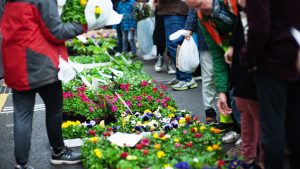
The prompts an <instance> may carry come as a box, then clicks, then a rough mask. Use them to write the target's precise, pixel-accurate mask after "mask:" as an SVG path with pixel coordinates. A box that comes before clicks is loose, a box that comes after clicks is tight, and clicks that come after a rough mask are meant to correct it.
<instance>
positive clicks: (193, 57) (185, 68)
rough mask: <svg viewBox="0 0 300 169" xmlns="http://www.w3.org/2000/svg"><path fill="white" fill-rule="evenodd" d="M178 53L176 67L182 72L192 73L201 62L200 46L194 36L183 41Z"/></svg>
mask: <svg viewBox="0 0 300 169" xmlns="http://www.w3.org/2000/svg"><path fill="white" fill-rule="evenodd" d="M177 55H178V56H177V57H176V67H177V68H178V69H179V70H180V71H182V72H188V73H192V72H194V71H195V70H196V69H197V67H198V65H199V64H200V58H199V52H198V48H197V45H196V43H195V41H194V39H193V38H190V39H189V40H187V39H185V40H184V41H183V43H182V45H181V47H180V49H179V52H178V53H177Z"/></svg>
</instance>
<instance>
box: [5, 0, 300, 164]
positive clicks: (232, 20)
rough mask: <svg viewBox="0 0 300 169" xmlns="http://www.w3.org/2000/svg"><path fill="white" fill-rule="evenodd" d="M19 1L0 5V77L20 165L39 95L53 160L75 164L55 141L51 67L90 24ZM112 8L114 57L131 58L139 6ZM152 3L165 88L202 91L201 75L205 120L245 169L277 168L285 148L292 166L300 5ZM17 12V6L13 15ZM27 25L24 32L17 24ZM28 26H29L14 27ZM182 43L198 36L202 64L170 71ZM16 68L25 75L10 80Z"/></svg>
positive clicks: (126, 3) (123, 0) (128, 2)
mask: <svg viewBox="0 0 300 169" xmlns="http://www.w3.org/2000/svg"><path fill="white" fill-rule="evenodd" d="M20 1H21V0H20ZM20 1H14V0H8V2H9V4H8V5H7V6H6V8H5V14H4V15H3V17H2V14H3V9H4V8H3V7H4V2H5V1H1V4H0V19H1V18H2V20H1V32H2V34H3V37H4V39H5V41H4V44H3V45H2V48H1V49H2V52H3V58H4V70H5V72H6V75H5V81H6V83H7V84H8V85H9V86H10V87H12V88H13V101H14V107H15V113H14V124H15V126H14V127H15V132H14V137H15V138H14V139H15V157H16V163H17V165H16V168H30V167H29V166H27V162H28V154H29V149H30V137H31V128H32V126H31V125H32V122H30V121H32V109H33V105H34V98H35V95H36V93H39V94H40V95H41V96H42V98H43V100H44V102H45V104H46V116H47V120H46V124H47V132H48V136H49V141H50V144H51V146H52V148H53V153H52V159H51V160H52V163H57V164H59V163H68V164H72V163H77V162H79V161H80V154H77V153H74V152H72V151H71V150H69V149H68V148H66V147H65V146H64V143H63V141H62V137H61V128H60V126H61V114H59V112H60V110H61V109H62V95H61V94H62V92H61V82H59V81H58V79H57V71H56V70H55V68H54V67H55V66H56V67H57V63H58V58H57V57H56V54H57V51H60V55H61V56H62V57H67V53H66V49H65V47H64V45H62V43H61V42H64V41H65V40H66V39H70V38H73V37H75V36H77V35H80V34H82V33H84V32H86V26H85V25H80V24H75V23H68V24H65V23H62V22H61V20H60V19H59V15H58V12H57V4H56V3H55V1H54V0H53V1H45V2H42V1H36V2H33V1H30V0H23V1H22V2H25V3H22V2H21V3H20ZM16 2H18V3H16ZM113 3H114V6H115V10H116V11H117V12H118V13H120V14H123V19H122V21H121V23H120V24H119V25H115V26H114V28H115V29H116V32H117V38H118V46H117V52H120V53H121V52H124V53H127V52H131V53H132V55H133V56H137V55H139V54H138V50H137V49H138V48H137V46H136V36H140V35H139V34H138V35H136V29H137V21H136V20H135V14H134V13H135V10H134V5H135V3H137V2H136V1H135V0H119V1H118V0H115V1H113ZM138 3H149V2H145V1H138ZM150 3H151V4H152V5H153V13H154V18H155V23H153V27H154V31H153V33H152V34H151V37H150V38H153V45H155V46H156V51H157V54H156V56H153V57H152V58H151V59H157V61H156V63H155V65H153V66H154V69H155V70H156V71H157V72H161V71H162V70H163V66H164V65H166V67H167V71H168V73H169V74H175V78H174V79H172V80H171V81H169V82H167V83H166V84H168V85H170V86H171V87H172V89H173V90H176V91H183V90H189V89H193V88H196V87H197V86H198V84H197V83H196V81H195V79H199V76H200V74H201V76H202V95H203V103H204V107H205V116H206V123H207V124H210V125H216V126H217V127H218V128H220V129H222V130H224V131H227V133H226V134H225V135H224V136H223V138H222V141H223V142H224V143H236V145H237V146H238V147H239V146H240V153H241V155H242V156H243V158H244V161H245V163H244V164H243V165H244V168H245V169H246V168H257V167H259V168H262V169H264V168H266V169H283V168H284V166H285V163H284V161H285V155H286V153H285V152H286V151H285V150H289V152H290V156H289V160H290V168H292V169H296V168H298V167H297V166H298V163H297V159H296V157H297V155H296V154H297V153H298V152H300V151H299V149H300V146H299V144H298V143H299V137H298V136H297V131H299V130H298V129H299V128H300V125H299V123H298V122H297V120H298V119H299V118H300V117H299V114H300V112H299V111H300V109H299V107H298V106H297V103H298V98H299V97H300V73H299V70H297V58H298V50H299V46H298V45H297V43H296V41H295V40H294V39H293V37H292V35H291V33H290V30H291V28H292V27H295V28H298V29H300V18H299V17H297V16H299V15H300V10H299V7H300V1H298V0H285V1H280V0H273V1H270V0H183V1H182V0H155V1H153V2H150ZM16 7H20V8H22V9H20V10H18V13H16V12H15V8H16ZM28 9H30V10H28ZM37 17H38V18H37ZM20 18H21V19H20ZM22 19H23V21H21V20H22ZM34 19H35V20H34ZM26 23H27V24H29V26H30V29H29V27H28V25H23V24H26ZM24 27H28V29H24V31H23V32H22V31H21V32H20V31H18V29H21V28H24ZM179 30H185V31H186V32H187V35H185V36H182V37H180V38H179V39H177V40H170V38H169V37H170V35H172V34H173V33H175V32H177V31H179ZM15 32H17V33H18V34H14V33H15ZM31 35H34V36H31ZM20 37H23V38H20ZM184 39H187V40H194V41H195V42H196V44H197V45H198V51H199V57H200V65H199V68H198V69H197V70H196V71H195V72H194V73H190V72H189V73H188V72H182V71H180V70H179V69H178V68H177V67H176V66H175V65H176V58H177V53H178V46H179V45H181V44H182V42H183V41H184ZM10 42H14V43H10ZM29 42H31V43H29ZM41 44H42V45H41ZM37 46H38V47H37ZM179 50H180V49H179ZM10 55H14V56H15V57H9V56H10ZM29 56H34V57H29ZM44 56H47V57H44ZM24 58H28V59H27V60H26V59H24ZM32 58H35V59H36V60H32ZM144 59H145V60H148V59H149V58H144ZM35 64H37V65H38V66H37V65H35ZM42 66H45V67H42ZM298 66H299V65H298ZM17 69H20V70H21V69H22V71H20V72H19V73H18V74H16V73H14V70H17ZM54 70H55V71H54ZM196 77H197V78H196ZM49 91H60V92H49ZM53 99H54V100H56V102H53ZM218 115H219V116H220V119H219V120H218V119H217V116H218ZM295 132H296V133H295ZM21 140H22V141H21Z"/></svg>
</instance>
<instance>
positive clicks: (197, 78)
mask: <svg viewBox="0 0 300 169" xmlns="http://www.w3.org/2000/svg"><path fill="white" fill-rule="evenodd" d="M194 79H195V80H197V81H198V80H202V76H195V77H194Z"/></svg>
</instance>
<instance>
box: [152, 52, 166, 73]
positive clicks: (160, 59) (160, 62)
mask: <svg viewBox="0 0 300 169" xmlns="http://www.w3.org/2000/svg"><path fill="white" fill-rule="evenodd" d="M163 64H164V58H163V56H158V59H157V62H156V63H155V67H154V69H155V71H157V72H160V71H161V70H162V66H163Z"/></svg>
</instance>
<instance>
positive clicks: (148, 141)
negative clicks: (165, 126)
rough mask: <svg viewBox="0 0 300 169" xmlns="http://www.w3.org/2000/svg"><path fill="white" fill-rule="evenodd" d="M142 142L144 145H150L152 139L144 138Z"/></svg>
mask: <svg viewBox="0 0 300 169" xmlns="http://www.w3.org/2000/svg"><path fill="white" fill-rule="evenodd" d="M141 144H142V145H144V146H149V145H150V139H149V138H145V139H142V140H141Z"/></svg>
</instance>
